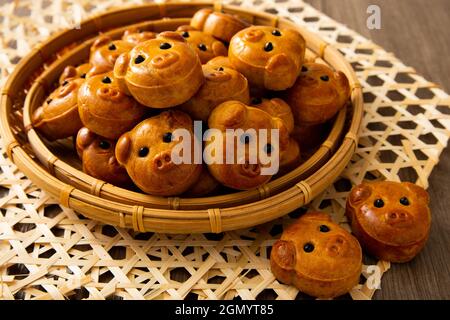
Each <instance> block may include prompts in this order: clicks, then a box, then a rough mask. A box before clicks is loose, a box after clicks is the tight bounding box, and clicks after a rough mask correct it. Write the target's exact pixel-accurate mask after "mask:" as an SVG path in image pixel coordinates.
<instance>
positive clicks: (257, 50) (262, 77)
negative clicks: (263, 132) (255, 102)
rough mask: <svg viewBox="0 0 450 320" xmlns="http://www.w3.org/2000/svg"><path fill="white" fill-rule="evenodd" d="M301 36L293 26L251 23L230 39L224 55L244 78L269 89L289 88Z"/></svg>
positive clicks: (300, 50)
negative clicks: (279, 26)
mask: <svg viewBox="0 0 450 320" xmlns="http://www.w3.org/2000/svg"><path fill="white" fill-rule="evenodd" d="M304 57H305V40H304V39H303V37H302V35H301V34H300V33H299V32H297V31H296V30H293V29H278V28H273V27H269V26H252V27H249V28H246V29H244V30H241V31H239V32H238V33H237V34H236V35H235V36H234V37H233V39H231V42H230V47H229V49H228V58H229V60H230V62H231V64H232V65H233V66H234V68H235V69H236V70H238V71H239V72H241V73H242V74H243V75H244V76H246V77H247V79H248V81H249V82H250V83H251V84H253V85H255V86H257V87H261V88H266V89H269V90H285V89H287V88H290V87H291V86H292V85H293V84H294V83H295V80H296V79H297V76H298V75H299V74H300V70H301V68H302V64H303V59H304Z"/></svg>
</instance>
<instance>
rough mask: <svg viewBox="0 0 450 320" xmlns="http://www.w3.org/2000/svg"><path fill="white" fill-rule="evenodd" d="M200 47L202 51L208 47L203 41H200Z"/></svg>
mask: <svg viewBox="0 0 450 320" xmlns="http://www.w3.org/2000/svg"><path fill="white" fill-rule="evenodd" d="M198 48H199V49H200V50H202V51H206V50H207V49H206V46H205V45H204V44H203V43H200V44H199V45H198Z"/></svg>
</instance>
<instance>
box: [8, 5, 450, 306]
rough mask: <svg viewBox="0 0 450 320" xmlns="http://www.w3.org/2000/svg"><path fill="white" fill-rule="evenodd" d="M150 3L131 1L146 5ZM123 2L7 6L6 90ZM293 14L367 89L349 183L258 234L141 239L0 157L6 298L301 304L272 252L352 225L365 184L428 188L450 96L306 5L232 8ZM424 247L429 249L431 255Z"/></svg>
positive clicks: (370, 275)
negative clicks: (70, 35)
mask: <svg viewBox="0 0 450 320" xmlns="http://www.w3.org/2000/svg"><path fill="white" fill-rule="evenodd" d="M141 2H142V1H126V3H127V4H130V3H141ZM122 3H125V0H114V1H95V2H93V1H90V0H73V1H70V2H69V1H61V2H59V1H48V0H44V1H43V0H33V1H31V0H23V1H20V2H19V1H14V2H12V3H6V4H4V5H3V6H1V7H0V25H1V28H0V35H1V42H0V76H1V78H0V86H1V85H2V84H4V83H5V81H6V78H7V76H8V75H9V74H10V73H11V72H12V70H13V69H14V66H15V65H16V64H17V62H18V61H19V60H20V58H21V57H23V56H24V55H25V54H27V53H28V52H29V51H30V49H31V48H32V47H33V46H34V45H35V44H36V43H37V42H38V41H41V40H44V39H46V38H47V37H48V36H49V35H50V34H51V33H52V32H54V31H56V30H58V29H59V28H61V27H67V23H70V22H73V21H74V20H73V18H72V17H73V16H74V14H75V16H79V17H82V18H85V17H88V16H90V15H92V14H96V13H101V12H103V11H104V10H106V9H108V8H111V7H112V6H118V5H121V4H122ZM224 3H228V4H234V5H242V6H245V7H249V8H253V9H255V10H261V11H267V12H270V13H275V14H278V15H280V16H284V17H287V18H289V19H291V20H292V21H294V22H296V23H298V24H300V25H303V26H306V27H307V28H308V29H310V30H312V31H314V32H317V33H318V34H319V35H320V36H321V37H322V38H324V39H325V40H326V41H328V42H330V43H332V44H333V45H334V46H336V47H337V48H338V49H340V50H341V52H342V53H343V54H344V55H345V56H346V58H347V59H348V60H349V61H350V62H351V63H352V65H353V67H354V68H355V70H356V72H357V75H358V77H359V80H360V82H361V84H362V85H363V87H364V92H365V94H364V98H365V102H366V104H365V110H366V113H365V116H364V120H363V128H364V129H363V130H362V132H361V139H360V142H359V147H358V149H357V151H356V154H355V155H354V157H353V159H352V162H351V164H349V166H348V168H347V169H346V170H345V171H344V172H343V174H342V175H341V177H340V178H339V179H338V180H337V181H336V182H335V183H334V184H333V185H331V186H330V187H329V188H328V189H327V190H326V191H325V192H324V193H323V194H322V195H321V196H319V197H317V198H316V199H315V200H314V201H313V202H312V203H311V204H310V205H309V206H308V208H302V209H300V210H297V211H295V212H293V213H291V214H290V215H288V216H286V217H284V218H282V219H279V220H276V221H273V222H271V223H267V224H264V225H261V226H258V227H256V228H253V229H249V230H238V231H233V232H226V233H222V234H218V235H210V234H190V235H167V234H156V233H144V234H142V233H141V234H138V233H135V232H133V231H130V230H125V229H121V228H118V227H112V226H107V225H103V224H101V223H98V222H95V221H91V220H88V219H85V218H84V217H82V216H80V215H77V214H76V213H75V212H74V211H72V210H70V209H67V208H64V207H61V206H60V205H59V204H58V203H57V201H56V200H53V199H51V198H50V197H49V196H48V195H47V194H46V193H45V192H44V191H42V190H40V189H39V188H37V187H36V186H34V185H33V183H32V182H31V181H30V180H28V179H27V178H26V177H25V176H24V174H23V173H21V172H20V171H18V170H17V168H16V167H15V166H14V165H13V164H12V163H11V162H10V161H9V159H7V157H6V150H5V148H3V145H2V144H1V143H0V145H2V147H1V153H0V167H1V172H0V195H1V199H0V209H1V214H0V298H2V299H65V298H75V299H81V298H83V299H84V298H88V299H122V298H123V299H184V298H188V299H189V298H193V299H195V298H198V299H257V298H269V299H275V298H277V299H295V298H300V299H302V298H307V297H306V296H305V295H303V294H301V293H299V292H298V291H297V290H296V289H295V288H293V287H290V286H286V285H283V284H280V283H279V282H278V281H276V280H275V278H274V277H273V275H272V273H271V272H270V268H269V259H268V258H269V254H270V248H271V245H272V244H273V243H274V241H275V240H276V239H277V238H278V237H279V236H280V234H281V232H282V230H283V226H286V225H288V224H289V223H291V222H292V221H293V219H295V218H297V217H298V216H299V215H301V214H302V213H303V212H306V211H307V210H308V209H318V210H322V211H326V212H329V213H330V214H331V215H332V217H333V219H334V221H335V222H338V223H340V224H341V225H343V226H344V227H346V228H347V229H349V228H348V225H347V223H346V220H345V216H344V207H345V197H346V195H347V193H348V191H349V190H350V188H351V186H352V185H354V184H357V183H360V182H361V181H362V180H363V179H389V180H396V181H399V180H409V181H412V182H415V183H417V184H419V185H422V186H424V187H427V186H428V182H427V180H428V177H429V175H430V173H431V171H432V169H433V167H434V166H435V165H436V164H437V163H438V161H439V155H440V154H441V152H442V150H443V149H444V148H445V146H446V144H447V141H448V138H449V136H450V116H449V114H450V99H449V96H448V95H447V94H446V93H445V92H443V91H442V90H441V89H439V87H438V86H437V85H435V84H433V83H430V82H428V81H426V80H425V79H424V78H422V77H421V76H419V75H418V74H417V73H416V72H415V70H414V69H412V68H409V67H406V66H405V65H403V64H402V63H401V62H400V61H399V60H397V59H396V58H395V57H394V56H393V55H392V54H390V53H388V52H386V51H384V50H383V49H382V48H380V47H379V46H377V45H375V44H374V43H372V42H371V41H369V40H367V39H365V38H364V37H362V36H360V35H358V34H357V33H355V32H354V31H352V30H349V29H348V28H346V27H345V26H343V25H341V24H339V23H337V22H335V21H333V20H332V19H330V18H328V17H327V16H325V15H324V14H322V13H320V12H318V11H317V10H315V9H314V8H312V7H311V6H309V5H306V4H304V3H303V2H301V1H300V0H276V1H262V0H245V1H224ZM425 250H426V248H425ZM364 263H365V264H364V268H363V273H362V277H361V284H360V285H358V286H357V287H355V288H354V289H353V290H352V291H351V292H350V295H351V297H352V298H353V299H371V298H372V296H373V294H374V292H375V290H376V289H377V288H379V284H380V280H381V277H382V275H383V273H384V272H386V271H387V270H388V269H389V267H390V265H389V263H387V262H383V261H378V262H377V261H373V260H370V259H369V258H367V257H365V260H364Z"/></svg>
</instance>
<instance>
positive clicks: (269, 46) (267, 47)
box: [264, 42, 273, 52]
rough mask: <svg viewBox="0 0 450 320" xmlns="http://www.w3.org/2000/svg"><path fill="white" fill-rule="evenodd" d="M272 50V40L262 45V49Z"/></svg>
mask: <svg viewBox="0 0 450 320" xmlns="http://www.w3.org/2000/svg"><path fill="white" fill-rule="evenodd" d="M272 50H273V44H272V42H267V43H266V44H265V45H264V51H267V52H269V51H272Z"/></svg>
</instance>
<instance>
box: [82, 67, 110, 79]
mask: <svg viewBox="0 0 450 320" xmlns="http://www.w3.org/2000/svg"><path fill="white" fill-rule="evenodd" d="M110 71H111V69H109V68H108V67H105V66H93V67H92V68H90V69H89V71H88V73H87V74H86V79H87V78H90V77H93V76H97V75H99V74H103V73H107V72H110Z"/></svg>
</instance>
